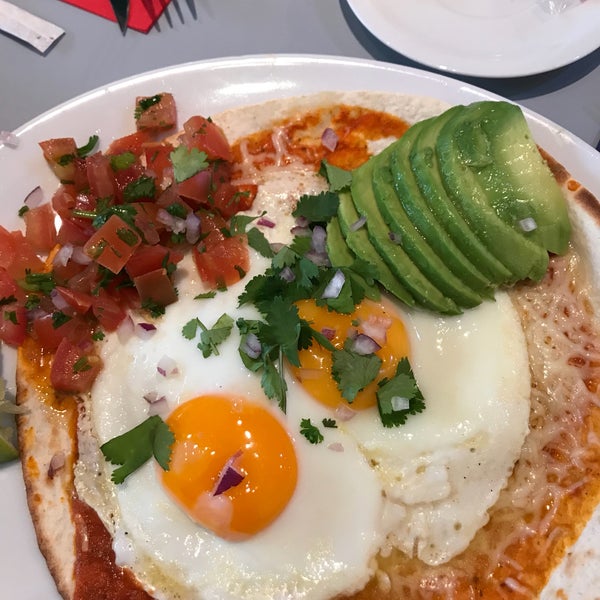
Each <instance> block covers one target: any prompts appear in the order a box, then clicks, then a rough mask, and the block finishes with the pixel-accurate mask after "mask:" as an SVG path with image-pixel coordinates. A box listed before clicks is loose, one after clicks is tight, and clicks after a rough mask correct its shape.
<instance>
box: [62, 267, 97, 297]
mask: <svg viewBox="0 0 600 600" xmlns="http://www.w3.org/2000/svg"><path fill="white" fill-rule="evenodd" d="M97 280H98V264H97V263H95V262H93V263H91V264H89V265H87V266H86V267H84V268H83V269H82V270H80V271H79V272H78V273H76V274H74V275H73V276H72V277H71V278H70V279H69V280H68V281H67V284H66V287H68V288H69V289H71V290H76V291H78V292H83V293H86V294H87V293H91V292H92V291H93V290H94V289H95V288H96V282H97Z"/></svg>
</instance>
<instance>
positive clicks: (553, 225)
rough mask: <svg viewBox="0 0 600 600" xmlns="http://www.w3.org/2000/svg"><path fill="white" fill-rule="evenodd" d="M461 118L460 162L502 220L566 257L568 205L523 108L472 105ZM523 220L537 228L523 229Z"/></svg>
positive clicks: (501, 104) (458, 135)
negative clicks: (540, 149)
mask: <svg viewBox="0 0 600 600" xmlns="http://www.w3.org/2000/svg"><path fill="white" fill-rule="evenodd" d="M464 119H465V120H464V122H463V125H462V126H461V127H460V128H459V129H458V130H457V131H456V132H455V140H456V141H455V145H456V148H457V150H458V156H459V160H461V162H463V163H464V164H465V165H466V166H467V168H468V169H469V170H470V172H471V173H472V174H473V175H474V177H475V178H476V179H477V181H478V182H479V185H480V186H481V187H482V188H483V189H484V190H485V192H486V193H487V197H488V199H489V201H490V203H491V205H492V206H493V207H494V209H495V210H496V212H497V213H498V215H499V216H500V218H502V220H503V221H505V222H506V223H508V224H509V225H510V226H511V227H513V229H515V230H516V231H517V232H518V233H519V234H520V235H523V236H524V237H526V238H528V239H530V240H531V241H533V242H535V243H536V244H537V245H538V246H540V247H542V248H544V249H545V250H549V251H550V252H554V253H557V254H562V253H564V252H565V251H566V250H567V246H568V242H569V238H570V235H571V225H570V222H569V216H568V212H567V204H566V201H565V198H564V196H563V194H562V191H561V189H560V187H559V186H558V184H557V183H556V180H555V179H554V177H553V176H552V173H551V171H550V169H549V168H548V165H547V164H546V163H545V162H544V160H543V158H542V156H541V154H540V152H539V150H538V148H537V146H536V144H535V142H534V141H533V140H532V138H531V133H530V131H529V126H528V125H527V121H526V120H525V117H524V115H523V112H522V111H521V109H520V108H519V107H518V106H516V105H515V104H511V103H510V102H492V101H483V102H476V103H474V104H471V105H469V106H468V109H467V112H466V113H465V116H464ZM524 219H527V220H529V219H533V222H534V223H535V228H533V229H529V228H528V227H525V228H524V223H523V221H524ZM528 222H530V221H525V223H528Z"/></svg>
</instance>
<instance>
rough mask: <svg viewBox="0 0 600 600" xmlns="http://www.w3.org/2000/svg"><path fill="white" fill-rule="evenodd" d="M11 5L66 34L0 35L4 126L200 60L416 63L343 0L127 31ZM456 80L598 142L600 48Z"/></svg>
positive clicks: (178, 8)
mask: <svg viewBox="0 0 600 600" xmlns="http://www.w3.org/2000/svg"><path fill="white" fill-rule="evenodd" d="M14 3H15V4H17V5H19V6H21V7H23V8H25V9H27V10H30V11H31V12H33V13H34V14H37V15H38V16H40V17H43V18H46V19H48V20H51V21H52V22H54V23H56V24H57V25H59V26H60V27H62V28H63V29H65V30H66V35H65V36H64V37H63V38H62V39H61V40H60V41H59V42H58V43H57V44H56V45H55V46H54V47H53V48H52V49H51V50H50V51H49V52H48V53H47V54H46V55H45V56H43V55H41V54H39V53H37V52H36V51H35V50H32V49H30V48H29V47H28V46H26V45H24V44H20V43H19V42H17V41H15V40H14V39H12V38H10V37H8V36H6V35H0V129H3V130H11V129H14V128H16V127H18V126H19V125H22V124H23V123H26V122H27V121H28V120H29V119H31V118H33V117H34V116H36V115H38V114H40V113H42V112H44V111H46V110H48V109H50V108H52V107H54V106H56V105H57V104H59V103H61V102H63V101H65V100H68V99H69V98H72V97H73V96H76V95H78V94H81V93H83V92H86V91H88V90H90V89H93V88H96V87H98V86H100V85H104V84H107V83H109V82H111V81H114V80H117V79H121V78H123V77H127V76H130V75H135V74H137V73H140V72H143V71H148V70H151V69H156V68H160V67H165V66H169V65H174V64H177V63H182V62H188V61H193V60H199V59H208V58H215V57H224V56H238V55H246V54H270V53H301V54H326V55H339V56H349V57H357V58H374V59H377V60H380V61H387V62H392V63H397V64H401V65H408V66H413V67H421V65H419V64H418V63H415V62H413V61H411V60H409V59H407V58H406V57H404V56H402V55H401V54H398V53H396V52H394V51H393V50H390V49H389V48H387V47H386V46H385V45H383V44H382V43H380V42H379V41H378V40H377V39H376V38H375V37H374V36H373V35H371V34H370V33H369V32H368V31H367V30H366V29H365V28H364V27H363V26H362V24H361V23H360V22H359V21H358V20H357V19H356V17H355V16H354V14H353V13H352V11H351V10H350V8H349V6H348V4H347V3H346V0H301V1H297V0H296V1H292V0H174V1H173V2H172V3H171V5H170V6H169V8H168V9H167V12H166V13H165V14H163V16H162V17H161V18H160V19H159V21H158V23H157V25H156V26H155V27H154V28H153V29H151V30H150V32H149V33H148V34H147V35H144V34H142V33H138V32H136V31H133V30H129V31H128V32H127V35H126V36H123V35H121V32H120V31H119V29H118V27H117V25H116V24H115V23H112V22H110V21H107V20H104V19H102V18H99V17H96V16H94V15H91V14H89V13H86V12H85V11H82V10H80V9H77V8H75V7H73V6H71V5H68V4H65V3H63V2H60V1H59V0H44V1H43V2H40V0H14ZM598 27H599V31H598V35H599V37H600V24H599V25H598ZM457 78H459V79H462V80H464V81H468V82H469V83H472V84H475V85H477V86H480V87H483V88H485V89H488V90H490V91H493V92H495V93H498V94H500V95H502V96H505V97H507V98H510V99H511V100H514V101H517V102H520V103H522V104H523V105H525V106H527V107H528V108H530V109H532V110H534V111H536V112H538V113H540V114H542V115H543V116H545V117H547V118H549V119H551V120H552V121H554V122H556V123H557V124H559V125H561V126H562V127H564V128H566V129H568V130H569V131H571V132H572V133H574V134H575V135H577V136H579V137H580V138H582V139H583V140H585V141H586V142H588V143H590V144H592V145H596V143H597V142H598V140H599V138H600V50H596V51H595V52H593V53H592V54H590V55H588V56H587V57H584V58H582V59H580V60H579V61H577V62H576V63H574V64H572V65H569V66H566V67H563V68H560V69H557V70H555V71H552V72H549V73H544V74H540V75H535V76H531V77H522V78H515V79H480V78H467V77H457Z"/></svg>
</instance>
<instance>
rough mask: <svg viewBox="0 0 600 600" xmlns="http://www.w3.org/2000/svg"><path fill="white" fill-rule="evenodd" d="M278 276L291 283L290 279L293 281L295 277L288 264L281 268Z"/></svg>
mask: <svg viewBox="0 0 600 600" xmlns="http://www.w3.org/2000/svg"><path fill="white" fill-rule="evenodd" d="M279 277H281V279H283V280H284V281H286V282H287V283H292V281H294V279H296V275H294V271H292V269H291V268H290V267H288V266H285V267H283V269H281V272H280V273H279Z"/></svg>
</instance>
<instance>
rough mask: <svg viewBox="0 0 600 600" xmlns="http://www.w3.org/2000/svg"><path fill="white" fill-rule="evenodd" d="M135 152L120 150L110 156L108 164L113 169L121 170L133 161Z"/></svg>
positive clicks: (129, 165)
mask: <svg viewBox="0 0 600 600" xmlns="http://www.w3.org/2000/svg"><path fill="white" fill-rule="evenodd" d="M135 160H136V158H135V154H134V153H133V152H129V151H126V152H121V154H114V155H113V156H111V157H110V166H111V168H112V170H113V171H123V170H124V169H128V168H129V167H131V165H132V164H133V163H134V162H135Z"/></svg>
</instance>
